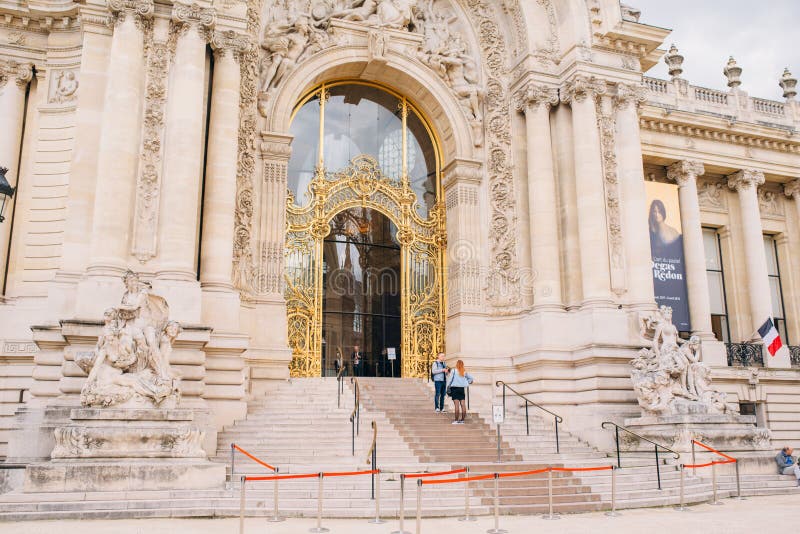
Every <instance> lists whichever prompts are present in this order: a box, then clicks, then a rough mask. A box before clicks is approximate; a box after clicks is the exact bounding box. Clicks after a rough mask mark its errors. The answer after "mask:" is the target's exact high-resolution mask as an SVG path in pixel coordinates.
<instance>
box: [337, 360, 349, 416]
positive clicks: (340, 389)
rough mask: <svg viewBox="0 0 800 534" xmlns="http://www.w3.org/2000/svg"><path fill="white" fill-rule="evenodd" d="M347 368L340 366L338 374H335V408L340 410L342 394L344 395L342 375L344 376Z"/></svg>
mask: <svg viewBox="0 0 800 534" xmlns="http://www.w3.org/2000/svg"><path fill="white" fill-rule="evenodd" d="M346 371H347V368H346V367H345V366H344V365H342V367H341V368H340V369H339V372H338V373H336V407H337V408H341V407H342V403H341V398H342V393H344V375H345V374H346Z"/></svg>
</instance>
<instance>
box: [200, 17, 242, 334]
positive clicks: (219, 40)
mask: <svg viewBox="0 0 800 534" xmlns="http://www.w3.org/2000/svg"><path fill="white" fill-rule="evenodd" d="M211 45H212V46H213V48H214V60H215V61H214V79H213V80H212V86H211V114H210V118H209V121H210V122H209V132H208V154H207V155H206V186H205V197H204V199H203V234H202V244H201V246H200V286H201V288H202V306H203V311H202V319H203V324H208V325H210V326H212V327H214V329H215V330H218V329H219V330H223V331H226V332H233V331H237V330H238V328H239V320H238V319H239V292H238V291H236V290H235V289H234V287H233V282H232V270H233V232H234V222H235V220H234V219H235V216H236V161H237V157H238V150H239V145H238V129H239V84H240V82H241V73H240V68H239V54H240V53H241V52H242V51H243V50H244V49H245V48H246V47H247V45H248V41H247V37H246V36H244V35H239V34H236V33H235V32H225V33H224V34H222V33H217V34H215V35H214V37H213V38H212V41H211Z"/></svg>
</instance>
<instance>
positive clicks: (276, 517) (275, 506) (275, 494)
mask: <svg viewBox="0 0 800 534" xmlns="http://www.w3.org/2000/svg"><path fill="white" fill-rule="evenodd" d="M279 473H280V470H279V469H278V468H277V467H276V468H275V476H278V474H279ZM272 504H273V510H272V517H270V518H269V519H267V521H269V522H270V523H278V522H280V521H283V519H284V518H282V517H281V516H280V514H278V479H277V478H276V479H275V481H274V485H273V488H272Z"/></svg>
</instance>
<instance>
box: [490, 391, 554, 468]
mask: <svg viewBox="0 0 800 534" xmlns="http://www.w3.org/2000/svg"><path fill="white" fill-rule="evenodd" d="M501 384H502V385H503V417H505V413H506V390H508V391H510V392H511V393H513V394H514V395H516V396H517V397H519V398H521V399H522V400H524V401H525V433H526V434H527V435H528V436H530V435H531V424H530V419H529V418H528V407H529V406H534V407H536V408H539V409H540V410H542V411H543V412H546V413H548V414H550V415H552V416H553V422H554V423H555V427H556V453H560V452H561V445H560V443H559V439H558V424H559V423H563V422H564V418H563V417H561V416H560V415H558V414H555V413H553V412H551V411H550V410H548V409H547V408H545V407H543V406H539V405H538V404H536V403H535V402H533V401H532V400H530V399H529V398H528V397H526V396H525V395H523V394H522V393H520V392H518V391H517V390H515V389H514V388H512V387H511V386H509V385H508V384H506V383H505V382H503V381H502V380H498V381H497V382H495V383H494V385H495V387H500V385H501Z"/></svg>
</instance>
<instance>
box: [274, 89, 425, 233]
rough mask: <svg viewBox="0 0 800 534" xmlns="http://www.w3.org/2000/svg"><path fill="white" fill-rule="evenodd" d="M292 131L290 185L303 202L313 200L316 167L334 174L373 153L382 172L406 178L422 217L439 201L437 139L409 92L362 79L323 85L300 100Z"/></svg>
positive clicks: (298, 198) (293, 192)
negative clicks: (400, 92) (311, 186)
mask: <svg viewBox="0 0 800 534" xmlns="http://www.w3.org/2000/svg"><path fill="white" fill-rule="evenodd" d="M321 95H325V96H326V98H325V100H324V102H323V101H322V100H321ZM404 112H405V120H404V117H403V114H404ZM290 131H291V133H292V135H294V141H293V142H292V156H291V159H290V160H289V169H288V170H289V176H288V182H289V183H288V185H289V190H290V191H291V192H292V194H293V195H294V199H295V203H296V204H297V205H299V206H305V205H306V204H307V203H308V201H309V189H308V186H309V184H310V183H311V180H312V179H313V177H314V173H315V169H316V168H317V167H322V168H323V169H324V171H325V173H326V175H327V176H328V178H329V179H331V178H332V177H333V175H335V173H336V172H338V171H341V170H343V169H344V168H346V167H347V165H348V164H349V163H350V161H352V160H353V158H355V157H357V156H361V155H368V156H371V157H373V158H374V159H375V160H376V161H377V162H378V165H379V166H380V170H381V172H382V173H383V175H384V176H386V177H388V178H391V179H392V180H396V181H398V182H400V181H402V180H403V179H404V178H407V179H408V181H409V184H410V185H411V187H412V189H413V190H414V192H415V193H416V195H417V212H418V214H419V215H420V216H422V217H427V215H428V211H429V210H430V209H431V208H432V207H433V206H434V204H435V203H436V199H437V196H438V194H439V193H438V180H437V177H438V175H439V158H438V154H437V152H436V148H435V147H436V144H435V143H434V141H433V139H432V135H431V129H430V126H429V125H428V123H427V122H426V121H425V120H424V118H423V117H422V116H421V115H420V113H419V112H418V111H417V109H416V108H415V107H414V106H413V105H412V104H411V103H410V102H408V100H406V98H405V97H402V96H400V95H397V94H395V93H393V92H391V91H389V90H387V89H383V88H381V87H377V86H375V85H368V84H364V83H360V82H338V83H333V84H324V85H322V86H321V87H318V88H316V89H315V90H313V91H311V92H310V93H308V94H307V95H306V97H305V98H303V99H302V100H301V101H300V102H299V104H298V105H297V107H296V108H295V110H294V116H293V119H292V125H291V129H290Z"/></svg>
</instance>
